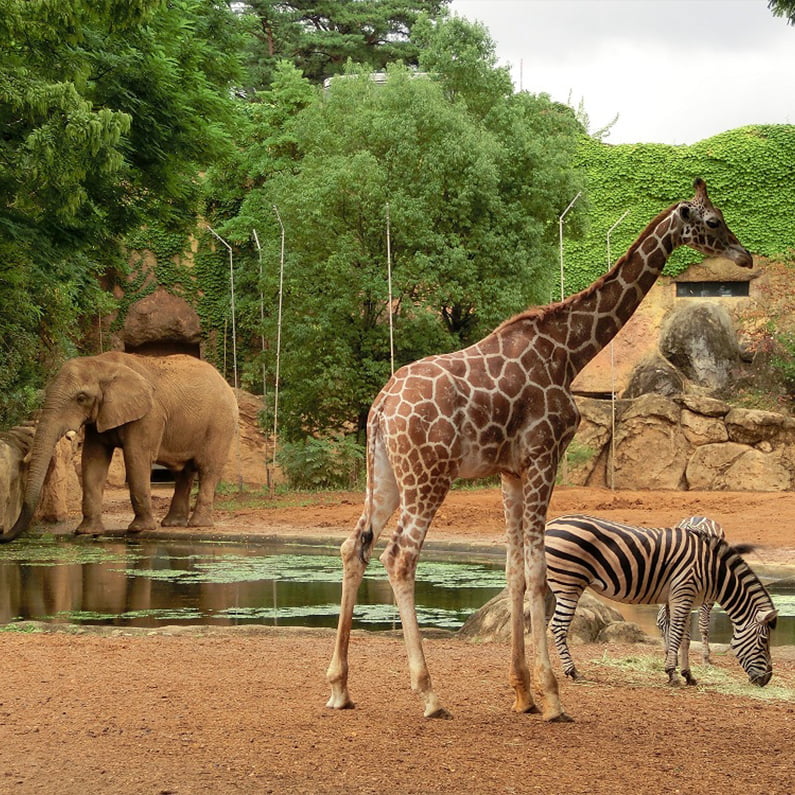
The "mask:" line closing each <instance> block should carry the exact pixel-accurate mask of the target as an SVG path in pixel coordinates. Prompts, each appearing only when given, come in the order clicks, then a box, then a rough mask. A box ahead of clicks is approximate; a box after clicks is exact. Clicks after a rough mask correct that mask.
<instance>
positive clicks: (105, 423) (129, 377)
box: [96, 364, 154, 433]
mask: <svg viewBox="0 0 795 795" xmlns="http://www.w3.org/2000/svg"><path fill="white" fill-rule="evenodd" d="M153 405H154V388H153V387H152V385H151V384H150V383H149V382H148V381H147V380H146V379H145V378H144V377H143V376H142V375H141V374H140V373H137V372H136V371H135V370H133V369H132V368H131V367H127V366H126V365H123V364H120V365H118V366H117V367H114V368H113V370H112V372H111V373H110V374H109V376H108V378H107V379H103V381H102V402H101V403H100V406H99V409H98V411H97V421H96V425H97V430H98V431H99V432H100V433H103V432H104V431H107V430H110V429H111V428H118V427H119V425H124V424H125V423H128V422H134V421H135V420H140V419H141V417H143V416H144V415H145V414H147V413H148V412H149V411H150V410H151V408H152V406H153Z"/></svg>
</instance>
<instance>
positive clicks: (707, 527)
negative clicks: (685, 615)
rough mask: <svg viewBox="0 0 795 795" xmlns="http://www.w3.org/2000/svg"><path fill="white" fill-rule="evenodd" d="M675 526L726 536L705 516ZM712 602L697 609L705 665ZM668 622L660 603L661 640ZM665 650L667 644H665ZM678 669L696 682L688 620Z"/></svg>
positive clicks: (665, 633)
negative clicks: (691, 671) (692, 667)
mask: <svg viewBox="0 0 795 795" xmlns="http://www.w3.org/2000/svg"><path fill="white" fill-rule="evenodd" d="M676 526H677V527H682V528H684V529H685V530H690V531H691V532H692V533H699V534H700V535H702V536H704V537H705V538H709V537H710V536H712V537H714V538H726V534H725V533H724V532H723V528H722V527H721V526H720V524H719V523H718V522H716V521H715V520H714V519H709V518H707V517H706V516H689V517H688V518H687V519H682V521H681V522H679V524H677V525H676ZM714 605H715V603H714V602H709V601H708V602H704V604H702V605H701V607H700V609H699V611H698V632H699V634H700V635H701V658H702V660H703V661H704V664H705V665H709V663H710V659H709V654H710V649H709V614H710V612H711V611H712V608H713V607H714ZM669 624H670V611H669V609H668V603H667V602H666V603H665V604H664V605H660V609H659V611H658V613H657V626H658V627H659V629H660V632H661V633H662V636H663V641H664V642H665V643H666V644H667V642H668V627H669ZM666 650H667V646H666ZM679 670H680V671H681V672H682V676H684V677H685V679H686V680H687V683H688V684H689V685H695V684H697V682H696V680H695V679H694V678H693V677H692V675H691V674H690V622H689V621H688V622H686V623H685V630H684V635H683V636H682V645H681V646H680V647H679Z"/></svg>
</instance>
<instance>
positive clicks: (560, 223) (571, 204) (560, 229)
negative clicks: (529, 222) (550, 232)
mask: <svg viewBox="0 0 795 795" xmlns="http://www.w3.org/2000/svg"><path fill="white" fill-rule="evenodd" d="M581 194H582V191H577V195H576V196H575V197H574V198H573V199H572V200H571V201H570V202H569V206H568V207H567V208H566V209H565V210H564V211H563V212H562V213H561V214H560V216H559V217H558V239H559V242H560V300H561V301H562V300H563V298H564V297H565V291H564V287H563V219H564V218H565V217H566V213H568V211H569V210H571V208H572V207H574V203H575V202H576V201H577V199H579V198H580V195H581Z"/></svg>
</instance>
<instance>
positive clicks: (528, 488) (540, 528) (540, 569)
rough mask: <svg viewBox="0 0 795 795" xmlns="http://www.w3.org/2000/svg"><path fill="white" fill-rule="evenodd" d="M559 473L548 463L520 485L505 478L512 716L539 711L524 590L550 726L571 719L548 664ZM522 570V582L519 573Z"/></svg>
mask: <svg viewBox="0 0 795 795" xmlns="http://www.w3.org/2000/svg"><path fill="white" fill-rule="evenodd" d="M556 469H557V467H556V466H553V465H551V464H549V463H548V465H547V466H542V465H541V464H540V463H539V464H537V465H536V466H534V467H531V468H529V469H528V470H527V472H525V473H524V474H523V476H522V478H521V479H519V478H516V477H513V476H509V475H505V476H503V478H502V485H503V502H504V505H505V518H506V526H507V532H508V558H507V563H506V572H507V576H508V588H509V592H510V595H511V647H512V651H511V674H510V681H511V684H512V685H513V687H514V691H515V694H516V697H515V700H514V705H513V708H514V710H516V711H521V712H529V711H535V707H534V704H533V699H532V695H531V693H530V687H529V673H528V670H527V661H526V659H525V653H524V606H523V600H522V599H521V597H520V596H519V594H520V593H521V594H524V591H525V590H526V592H527V595H528V598H529V602H530V622H531V631H532V637H533V656H534V666H533V685H534V688H535V690H536V691H537V692H538V693H540V694H541V713H542V716H543V718H544V720H547V721H569V720H571V718H569V716H568V715H566V713H565V712H564V711H563V707H562V706H561V703H560V695H559V692H558V682H557V679H555V675H554V673H553V672H552V664H551V662H550V659H549V647H548V644H547V634H546V611H545V602H544V599H545V595H546V587H547V577H546V573H547V567H546V558H545V556H544V524H545V519H546V509H547V505H548V504H549V497H550V495H551V493H552V483H551V482H549V478H548V475H549V473H550V472H551V473H554V472H555V471H556ZM520 516H521V520H520V519H519V517H520ZM522 567H523V568H524V575H523V576H522V574H521V573H520V572H521V568H522Z"/></svg>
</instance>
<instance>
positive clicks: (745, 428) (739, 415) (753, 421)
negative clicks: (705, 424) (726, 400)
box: [725, 408, 795, 444]
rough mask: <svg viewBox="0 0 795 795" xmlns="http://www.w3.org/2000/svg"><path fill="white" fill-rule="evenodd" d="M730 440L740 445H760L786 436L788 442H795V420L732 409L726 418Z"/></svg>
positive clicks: (763, 412) (760, 411)
mask: <svg viewBox="0 0 795 795" xmlns="http://www.w3.org/2000/svg"><path fill="white" fill-rule="evenodd" d="M725 422H726V430H727V431H728V433H729V439H731V441H733V442H738V443H740V444H758V443H759V442H762V441H770V440H772V439H776V438H777V437H778V438H780V437H782V436H783V435H785V434H786V436H787V440H788V441H793V440H795V420H793V419H792V418H791V417H785V416H784V415H782V414H776V413H775V412H773V411H762V410H760V409H742V408H736V409H732V410H731V411H730V412H729V413H728V414H727V415H726V418H725Z"/></svg>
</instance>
